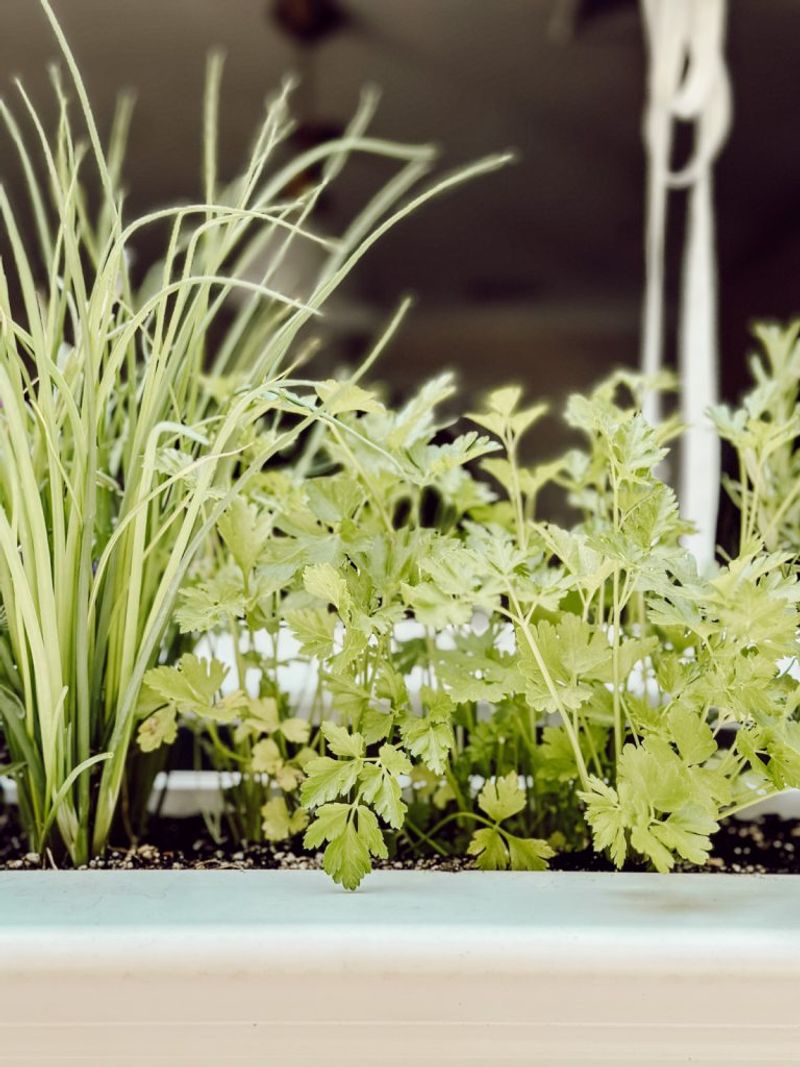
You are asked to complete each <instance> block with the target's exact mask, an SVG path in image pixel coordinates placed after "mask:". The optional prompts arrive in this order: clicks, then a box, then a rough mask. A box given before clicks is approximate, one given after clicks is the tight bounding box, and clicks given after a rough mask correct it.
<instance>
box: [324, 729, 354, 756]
mask: <svg viewBox="0 0 800 1067" xmlns="http://www.w3.org/2000/svg"><path fill="white" fill-rule="evenodd" d="M322 733H323V734H324V736H325V740H326V741H327V743H328V748H329V749H330V751H331V752H332V753H333V754H334V756H344V757H346V758H347V759H358V758H359V757H361V756H363V755H364V738H363V737H362V736H361V734H359V733H349V732H348V731H347V730H346V729H345V728H344V726H337V725H336V723H333V722H324V723H323V724H322Z"/></svg>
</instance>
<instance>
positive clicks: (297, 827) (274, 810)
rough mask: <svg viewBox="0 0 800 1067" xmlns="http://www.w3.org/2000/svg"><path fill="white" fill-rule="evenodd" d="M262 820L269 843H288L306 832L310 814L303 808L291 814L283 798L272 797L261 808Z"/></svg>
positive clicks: (262, 826)
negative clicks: (291, 838) (296, 835)
mask: <svg viewBox="0 0 800 1067" xmlns="http://www.w3.org/2000/svg"><path fill="white" fill-rule="evenodd" d="M261 820H262V821H261V828H262V830H263V831H264V837H265V838H266V839H267V841H286V840H287V839H288V838H290V837H294V835H295V834H299V833H302V831H303V830H305V828H306V826H307V825H308V813H307V812H305V811H303V809H302V808H296V809H295V810H294V811H292V812H290V811H289V808H288V806H287V804H286V800H285V799H284V798H283V797H272V799H271V800H268V801H267V802H266V804H264V805H263V807H262V808H261Z"/></svg>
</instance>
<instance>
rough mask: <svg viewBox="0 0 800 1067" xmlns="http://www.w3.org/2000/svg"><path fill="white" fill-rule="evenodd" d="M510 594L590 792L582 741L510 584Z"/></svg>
mask: <svg viewBox="0 0 800 1067" xmlns="http://www.w3.org/2000/svg"><path fill="white" fill-rule="evenodd" d="M508 594H509V599H510V601H511V603H512V605H513V608H514V611H515V612H516V622H517V625H518V626H519V628H520V630H521V631H522V634H523V636H524V637H525V640H526V641H527V643H528V647H529V648H530V650H531V653H532V654H533V658H534V659H535V660H536V666H537V667H538V668H539V670H540V672H541V674H542V677H543V678H544V682H545V685H546V686H547V689H548V692H549V693H550V696H551V697H552V698H553V703H554V704H555V706H556V709H557V711H558V713H559V715H560V716H561V721H562V722H563V724H564V730H565V732H566V734H567V737H568V738H569V743H570V745H571V746H572V752H573V755H574V756H575V763H576V765H577V768H578V774H579V776H580V779H581V785H582V786H583V788H584V789H587V790H588V789H589V772H588V771H587V769H586V763H585V761H584V758H583V752H582V751H581V745H580V741H579V740H578V736H577V734H576V732H575V729H574V728H573V725H572V720H571V718H570V716H569V712H568V711H567V709H566V708H565V707H564V703H563V701H562V700H561V695H560V694H559V692H558V689H557V688H556V685H555V682H554V681H553V679H552V676H551V675H550V672H549V671H548V669H547V664H546V663H545V661H544V657H543V656H542V653H541V651H540V650H539V645H538V644H537V642H536V638H535V637H534V636H533V631H532V630H531V628H530V626H529V625H528V621H527V619H526V618H525V616H524V614H523V611H522V607H521V606H520V603H519V601H518V600H517V597H516V594H515V593H514V590H513V588H512V587H511V585H510V584H509V586H508Z"/></svg>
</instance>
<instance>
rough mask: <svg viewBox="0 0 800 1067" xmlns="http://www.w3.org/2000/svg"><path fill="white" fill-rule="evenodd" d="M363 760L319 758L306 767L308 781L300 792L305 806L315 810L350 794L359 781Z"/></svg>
mask: <svg viewBox="0 0 800 1067" xmlns="http://www.w3.org/2000/svg"><path fill="white" fill-rule="evenodd" d="M361 767H362V763H361V760H335V759H331V758H330V756H318V757H317V758H316V759H313V760H309V762H308V763H307V764H306V766H305V768H304V769H305V773H306V780H305V781H304V782H303V785H302V787H301V791H300V798H301V800H302V802H303V806H304V807H307V808H313V807H316V806H318V805H320V804H325V803H326V802H328V801H331V800H335V799H336V798H337V797H340V796H344V795H346V794H347V793H349V792H350V790H351V789H352V788H353V786H354V785H355V784H356V781H357V780H358V775H359V773H360V771H361Z"/></svg>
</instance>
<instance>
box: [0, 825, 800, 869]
mask: <svg viewBox="0 0 800 1067" xmlns="http://www.w3.org/2000/svg"><path fill="white" fill-rule="evenodd" d="M321 861H322V856H321V854H319V853H318V854H316V855H309V854H306V853H303V852H301V851H292V849H291V848H290V847H288V846H286V845H271V844H262V845H257V844H243V843H238V844H233V843H230V842H221V843H215V842H214V841H212V840H211V839H210V838H209V836H208V833H207V832H206V829H205V826H204V824H203V821H202V819H192V818H189V819H162V820H160V821H159V822H158V823H156V824H154V826H153V829H152V832H151V833H150V834H149V835H148V840H147V841H146V842H143V843H140V844H137V845H128V846H126V847H117V848H110V849H109V850H108V852H107V853H106V855H105V856H104V857H103V858H101V859H97V860H92V862H91V863H90V864H89V868H90V869H92V870H173V871H177V870H220V869H233V870H275V869H278V868H280V869H284V870H313V869H314V868H318V867H320V866H321ZM58 866H60V865H59V864H58V863H57V861H56V859H55V858H54V857H53V856H52V855H50V854H49V853H47V854H45V855H44V856H39V855H37V854H36V853H34V852H30V851H28V847H27V844H26V842H25V839H24V838H23V836H22V835H21V833H20V831H19V827H18V825H17V823H16V819H15V812H14V811H13V810H6V811H2V812H0V870H35V869H42V868H48V869H52V868H54V867H58ZM376 866H377V867H378V869H384V870H418V871H419V870H426V871H450V872H456V871H463V870H470V869H471V868H472V867H473V863H472V861H471V860H470V859H462V858H461V857H446V858H443V857H438V856H430V855H429V856H425V857H416V858H415V857H410V858H409V857H403V856H398V857H397V858H395V859H390V860H386V861H384V862H382V863H378V864H376ZM551 867H552V869H553V870H565V871H610V870H613V869H614V868H613V866H612V865H611V863H610V862H609V861H608V860H607V859H606V858H605V857H604V856H598V855H596V854H595V853H594V852H592V851H591V850H589V849H587V850H585V851H582V852H573V853H566V854H563V855H560V856H557V857H556V858H555V859H554V860H552V861H551ZM629 869H631V870H645V869H646V868H644V867H635V866H631V867H630V868H629ZM678 869H679V870H681V871H693V872H702V873H707V874H715V873H716V874H800V819H795V820H782V819H778V818H777V817H776V816H766V817H765V818H763V819H761V820H759V821H758V822H740V821H738V820H736V819H730V820H729V821H728V822H727V823H726V824H724V825H723V826H722V828H721V829H720V830H719V832H718V833H717V834H716V836H715V838H714V851H713V852H712V854H711V857H710V858H709V861H708V863H707V864H706V865H705V866H704V867H695V866H693V865H691V864H684V865H682V866H681V867H679V868H678Z"/></svg>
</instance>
